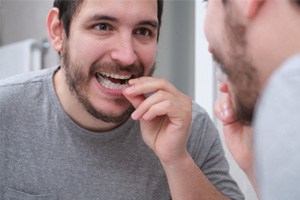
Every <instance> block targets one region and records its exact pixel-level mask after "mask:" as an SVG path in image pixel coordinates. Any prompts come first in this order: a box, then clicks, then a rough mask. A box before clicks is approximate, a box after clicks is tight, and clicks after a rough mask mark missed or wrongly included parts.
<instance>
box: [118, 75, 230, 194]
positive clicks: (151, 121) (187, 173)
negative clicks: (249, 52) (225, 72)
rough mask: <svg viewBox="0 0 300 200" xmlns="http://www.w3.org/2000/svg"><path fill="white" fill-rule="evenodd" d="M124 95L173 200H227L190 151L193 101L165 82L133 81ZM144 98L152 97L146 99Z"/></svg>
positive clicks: (141, 79)
mask: <svg viewBox="0 0 300 200" xmlns="http://www.w3.org/2000/svg"><path fill="white" fill-rule="evenodd" d="M129 84H130V87H129V88H127V89H126V90H124V95H125V96H126V98H127V99H128V100H129V101H130V102H131V103H132V104H133V106H134V107H135V108H136V110H135V112H134V113H133V114H132V118H133V119H135V120H140V123H141V130H142V137H143V139H144V141H145V143H146V144H147V145H148V146H149V147H150V148H151V149H152V150H153V151H154V152H155V153H156V155H157V156H158V157H159V159H160V161H161V163H162V166H163V168H164V170H165V173H166V176H167V179H168V183H169V187H170V191H171V195H172V199H174V200H176V199H180V200H181V199H185V200H188V199H214V200H218V199H226V198H225V197H224V196H223V195H222V194H221V193H220V192H219V191H218V190H217V189H216V188H215V187H214V186H213V185H212V184H211V182H210V181H209V180H208V179H207V178H206V176H205V175H204V174H203V172H202V171H201V170H200V168H199V167H198V166H197V164H196V163H195V162H194V160H193V159H192V158H191V156H190V154H189V153H188V151H187V147H186V142H187V138H188V134H189V129H190V124H191V118H192V101H191V99H190V97H188V96H186V95H184V94H183V93H181V92H180V91H178V90H177V89H176V88H175V87H174V86H173V85H171V84H170V83H168V82H167V81H165V80H163V79H158V78H152V77H143V78H139V79H134V80H130V82H129ZM145 94H152V95H151V96H150V97H148V98H145V97H144V95H145Z"/></svg>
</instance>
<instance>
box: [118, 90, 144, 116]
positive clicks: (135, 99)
mask: <svg viewBox="0 0 300 200" xmlns="http://www.w3.org/2000/svg"><path fill="white" fill-rule="evenodd" d="M123 95H124V96H125V97H126V98H127V100H128V101H129V102H130V103H131V104H132V105H133V107H135V108H136V109H137V108H138V107H139V106H140V105H141V104H142V103H143V101H144V100H145V99H146V98H145V96H144V95H138V96H130V95H127V94H126V93H124V92H123ZM131 117H132V118H133V119H134V120H137V118H136V117H135V116H131Z"/></svg>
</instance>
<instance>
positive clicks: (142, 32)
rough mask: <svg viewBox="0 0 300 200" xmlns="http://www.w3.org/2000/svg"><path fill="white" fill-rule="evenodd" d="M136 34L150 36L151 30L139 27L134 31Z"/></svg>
mask: <svg viewBox="0 0 300 200" xmlns="http://www.w3.org/2000/svg"><path fill="white" fill-rule="evenodd" d="M136 34H138V35H142V36H146V37H150V36H151V35H152V32H151V31H150V30H149V29H147V28H139V29H138V30H137V31H136Z"/></svg>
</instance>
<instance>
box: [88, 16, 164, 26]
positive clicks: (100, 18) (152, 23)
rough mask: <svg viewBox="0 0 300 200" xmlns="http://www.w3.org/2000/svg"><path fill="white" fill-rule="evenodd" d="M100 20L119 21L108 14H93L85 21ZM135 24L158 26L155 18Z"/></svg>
mask: <svg viewBox="0 0 300 200" xmlns="http://www.w3.org/2000/svg"><path fill="white" fill-rule="evenodd" d="M100 20H107V21H111V22H119V21H120V20H118V19H117V18H115V17H112V16H109V15H93V16H91V17H90V18H88V20H87V21H100ZM137 25H139V26H141V25H148V26H152V27H153V28H158V26H159V25H158V21H157V20H142V21H140V22H139V23H138V24H137Z"/></svg>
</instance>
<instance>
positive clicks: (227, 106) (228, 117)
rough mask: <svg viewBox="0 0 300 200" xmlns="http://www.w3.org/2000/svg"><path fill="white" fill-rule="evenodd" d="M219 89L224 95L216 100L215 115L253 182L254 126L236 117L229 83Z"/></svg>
mask: <svg viewBox="0 0 300 200" xmlns="http://www.w3.org/2000/svg"><path fill="white" fill-rule="evenodd" d="M219 90H220V91H221V92H222V96H221V98H220V99H218V100H216V102H215V107H214V111H215V115H216V116H217V118H218V119H219V120H221V121H222V123H223V132H224V137H225V141H226V144H227V146H228V149H229V151H230V153H231V154H232V156H233V158H234V159H235V161H236V162H237V164H238V165H239V166H240V168H241V169H242V170H243V171H244V172H245V173H246V174H247V175H248V177H249V179H250V181H251V182H252V180H253V179H254V177H253V151H252V141H253V138H252V137H253V136H252V128H251V127H250V126H247V125H244V124H242V123H241V122H240V121H239V120H238V119H236V118H235V111H234V106H233V100H232V96H231V94H230V89H229V85H228V83H221V84H220V87H219Z"/></svg>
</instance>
